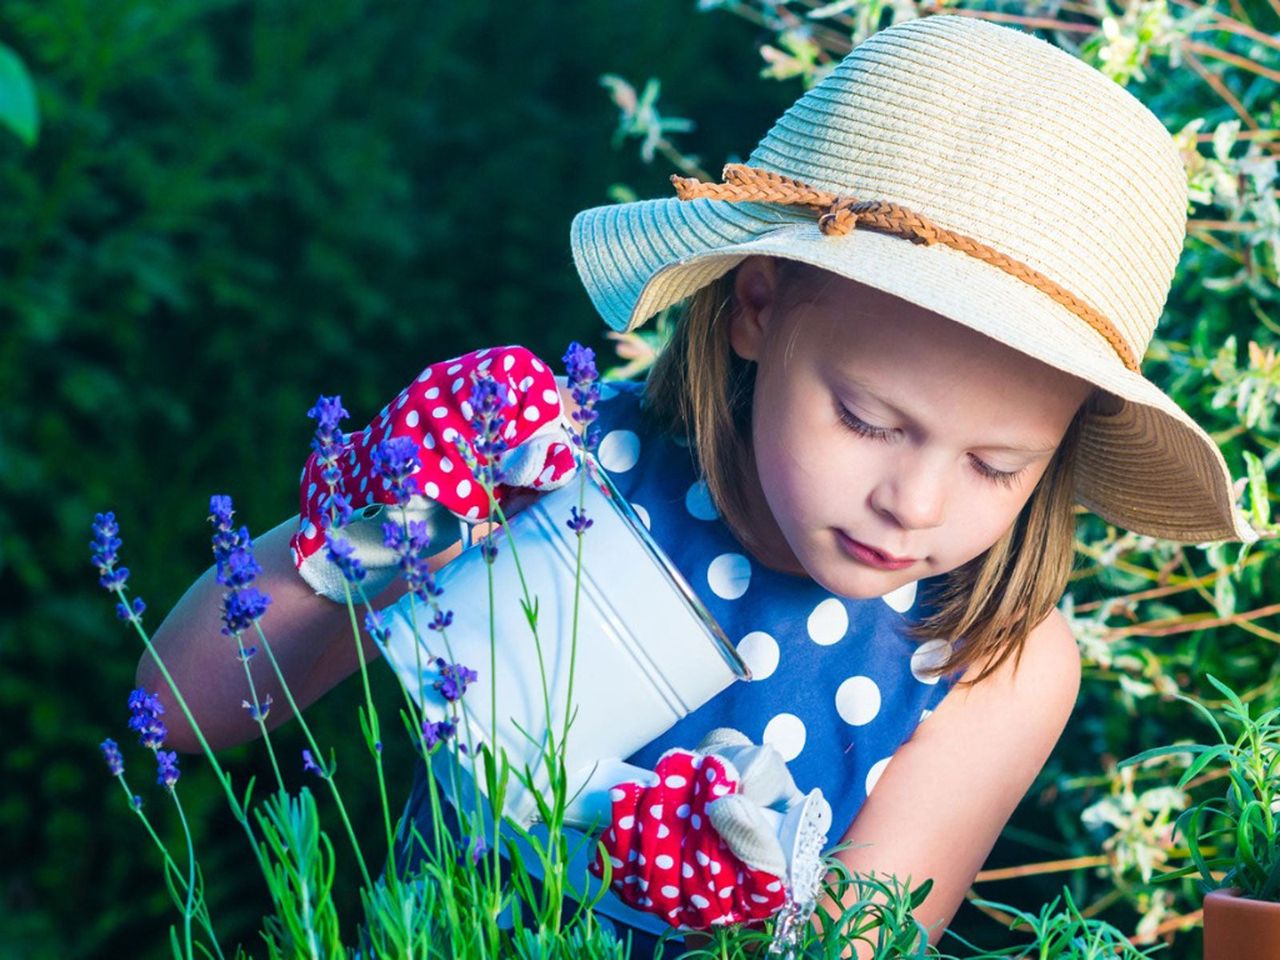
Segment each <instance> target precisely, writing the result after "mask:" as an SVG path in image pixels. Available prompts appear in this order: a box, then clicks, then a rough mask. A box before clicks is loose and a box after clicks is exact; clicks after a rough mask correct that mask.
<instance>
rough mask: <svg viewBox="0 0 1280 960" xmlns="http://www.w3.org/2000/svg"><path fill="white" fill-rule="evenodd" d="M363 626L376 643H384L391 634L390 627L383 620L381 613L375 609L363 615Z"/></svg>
mask: <svg viewBox="0 0 1280 960" xmlns="http://www.w3.org/2000/svg"><path fill="white" fill-rule="evenodd" d="M364 628H365V629H366V630H367V631H369V637H370V638H371V639H372V640H373V641H374V642H376V643H386V642H387V639H388V638H389V637H390V636H391V628H390V627H388V626H387V625H386V623H385V622H384V620H383V618H382V614H381V613H379V612H378V611H376V610H370V611H369V612H368V613H366V614H365V615H364Z"/></svg>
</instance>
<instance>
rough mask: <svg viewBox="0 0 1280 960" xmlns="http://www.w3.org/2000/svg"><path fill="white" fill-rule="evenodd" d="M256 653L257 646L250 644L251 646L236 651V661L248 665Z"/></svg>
mask: <svg viewBox="0 0 1280 960" xmlns="http://www.w3.org/2000/svg"><path fill="white" fill-rule="evenodd" d="M257 652H258V645H257V644H256V643H255V644H252V645H251V646H248V647H245V648H244V649H243V650H237V651H236V659H237V660H239V661H240V662H241V663H248V662H249V661H250V660H252V659H253V655H254V654H255V653H257Z"/></svg>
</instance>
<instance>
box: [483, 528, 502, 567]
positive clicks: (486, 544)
mask: <svg viewBox="0 0 1280 960" xmlns="http://www.w3.org/2000/svg"><path fill="white" fill-rule="evenodd" d="M480 556H482V557H484V559H485V562H486V563H493V561H495V560H497V559H498V541H497V540H496V539H494V536H493V534H492V532H490V533H488V534H486V535H485V538H484V539H483V540H481V541H480Z"/></svg>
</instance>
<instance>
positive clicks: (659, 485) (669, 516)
mask: <svg viewBox="0 0 1280 960" xmlns="http://www.w3.org/2000/svg"><path fill="white" fill-rule="evenodd" d="M610 388H611V391H613V392H612V395H611V396H609V397H608V398H605V399H602V400H601V402H600V404H599V407H598V409H599V410H600V420H599V421H598V422H599V424H600V427H601V441H600V446H599V452H598V456H599V459H600V462H601V464H602V465H603V466H604V467H605V469H606V470H608V471H609V474H610V476H611V477H612V479H613V481H614V484H615V485H616V486H617V487H618V490H619V491H620V492H621V493H622V494H623V496H625V497H626V498H627V499H628V500H629V501H630V502H631V503H632V504H633V505H634V506H635V508H636V512H637V513H638V514H639V516H640V518H641V519H642V520H643V521H645V522H646V524H647V525H648V527H649V531H650V532H651V533H652V534H653V536H654V539H655V540H657V541H658V543H659V544H661V545H662V547H663V548H664V549H665V550H666V551H667V552H668V554H669V555H670V557H671V560H672V562H673V563H675V565H676V566H677V567H678V568H679V570H680V572H681V573H682V574H684V576H685V578H686V579H687V580H688V581H689V583H690V585H691V586H692V587H693V589H694V590H695V591H696V592H697V594H698V596H699V597H700V598H701V599H702V601H703V602H704V603H705V604H706V606H707V609H708V610H709V611H710V612H711V614H712V616H714V617H715V619H716V620H717V621H718V622H719V624H720V626H721V627H722V628H723V629H724V632H725V634H726V636H728V637H729V639H730V640H731V641H732V642H733V643H734V644H735V645H736V646H737V649H738V653H739V654H740V655H741V656H742V658H743V660H745V661H746V663H747V665H748V666H750V668H751V673H752V677H753V679H752V680H751V681H750V682H740V683H735V684H732V685H731V686H729V687H728V688H726V689H725V690H724V691H723V692H721V693H720V694H719V695H717V696H716V697H714V698H712V699H711V700H710V701H708V702H707V703H706V704H704V705H703V706H702V707H701V708H699V709H698V710H696V711H694V712H693V713H691V714H689V715H688V716H687V717H685V718H684V719H683V720H681V721H679V722H678V723H676V725H675V726H673V727H672V728H671V729H670V730H668V731H667V732H666V733H664V734H663V735H662V736H660V737H659V738H658V739H656V740H654V741H653V742H651V743H649V744H647V745H646V746H644V747H642V748H641V749H640V750H637V751H636V752H635V753H634V754H633V755H632V756H630V757H627V758H626V759H627V760H628V761H629V762H631V763H634V764H636V765H637V766H640V767H647V768H650V769H652V767H653V766H654V765H655V764H656V762H657V760H658V757H659V756H661V755H662V752H663V751H664V750H667V749H669V748H671V747H676V746H681V747H694V746H696V745H697V743H698V742H699V741H700V740H701V739H702V737H703V736H705V734H706V733H707V731H709V730H711V729H712V728H714V727H722V726H724V727H733V728H735V729H737V730H741V731H742V732H743V733H745V734H746V735H747V736H748V737H750V738H751V740H752V741H754V742H756V743H768V744H771V745H772V746H773V747H775V748H776V749H777V750H778V752H779V753H781V754H782V756H783V758H784V759H785V760H786V761H787V766H788V768H789V769H790V770H791V772H792V775H793V776H794V777H795V780H796V784H797V786H799V788H800V789H801V790H804V791H808V790H810V789H812V788H813V787H821V788H822V792H823V794H824V795H825V796H826V797H827V799H828V800H829V801H830V802H831V806H832V814H833V821H832V822H833V827H832V837H831V843H832V844H833V845H834V844H835V843H837V842H839V840H840V837H839V836H838V835H836V834H837V833H839V834H843V833H844V831H845V830H846V829H847V827H848V826H849V825H850V824H851V823H852V822H853V818H854V817H855V816H856V815H857V813H858V811H859V809H861V807H862V804H863V802H864V801H865V800H866V798H867V795H868V794H869V793H870V792H871V791H872V789H874V787H875V783H876V780H877V779H878V778H879V777H880V775H881V773H883V772H884V769H885V766H886V765H887V764H888V763H889V758H890V757H892V756H893V753H894V751H895V750H897V748H898V747H899V746H900V745H901V744H902V743H903V742H904V741H905V740H906V739H907V738H908V737H910V736H911V734H912V732H913V731H914V730H915V728H916V726H917V724H919V723H920V721H922V720H923V719H925V718H926V717H927V716H928V715H929V714H930V713H931V712H932V711H933V709H934V708H935V707H936V706H937V704H938V702H939V701H941V699H942V698H943V697H944V696H945V695H946V694H947V692H948V691H949V690H950V688H951V686H952V684H953V683H954V680H955V677H954V676H944V677H942V678H941V679H939V680H936V681H935V680H934V679H933V678H932V677H930V676H928V675H927V674H926V673H925V669H926V668H927V667H930V666H933V665H936V664H937V663H940V662H941V661H942V659H943V658H944V657H945V656H946V655H947V654H948V653H949V652H950V650H949V645H948V644H947V643H946V642H945V641H941V640H935V641H928V642H926V643H923V644H920V643H918V642H916V641H915V640H913V639H911V637H909V636H908V635H907V632H906V627H907V626H908V624H909V623H911V622H912V621H913V620H915V619H918V618H919V617H920V616H922V615H923V614H924V613H925V609H926V606H925V597H924V594H925V593H926V590H925V587H926V586H927V585H928V584H929V581H921V582H920V583H910V584H907V585H906V586H904V587H901V588H899V589H897V590H895V591H893V592H892V593H889V594H887V595H885V596H883V597H875V598H872V599H868V600H850V599H846V598H844V597H840V596H837V595H836V594H833V593H831V592H830V591H828V590H826V589H825V588H823V587H822V586H820V585H819V584H817V583H816V582H815V581H813V580H811V579H809V578H807V577H800V576H795V575H792V574H786V573H780V572H778V571H775V570H770V569H768V568H767V567H764V566H762V565H760V564H758V563H756V562H755V561H754V560H752V559H751V558H750V557H749V556H747V554H746V552H745V550H744V548H743V547H742V545H741V544H740V543H739V542H738V541H737V539H736V538H735V537H734V536H733V535H732V534H731V533H730V532H729V529H728V527H727V526H726V525H725V524H724V523H723V522H722V521H721V520H720V518H719V516H718V515H717V513H716V509H715V506H714V505H713V504H712V502H711V498H710V497H709V496H708V493H707V487H706V484H705V482H703V481H702V480H700V479H699V478H698V477H697V475H696V474H695V472H694V466H693V462H692V460H691V458H690V455H689V451H688V450H686V449H684V448H682V447H681V446H679V445H678V444H677V443H676V442H675V441H674V440H673V439H672V438H671V437H670V436H668V435H665V434H661V433H659V432H658V431H657V430H656V429H655V428H654V427H653V426H651V425H650V424H649V423H648V421H647V419H646V418H645V417H644V416H643V415H642V409H641V400H642V396H641V391H642V389H643V388H642V385H641V384H639V383H629V382H624V383H616V384H611V385H610Z"/></svg>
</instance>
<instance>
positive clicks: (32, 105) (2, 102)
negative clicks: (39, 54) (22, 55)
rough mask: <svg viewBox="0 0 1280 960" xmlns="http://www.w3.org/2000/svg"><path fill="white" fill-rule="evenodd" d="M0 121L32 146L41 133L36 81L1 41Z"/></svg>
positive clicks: (26, 143)
mask: <svg viewBox="0 0 1280 960" xmlns="http://www.w3.org/2000/svg"><path fill="white" fill-rule="evenodd" d="M0 124H3V125H4V126H6V127H8V128H9V129H10V130H12V131H13V132H14V134H15V135H16V136H17V137H18V139H19V140H21V141H22V142H23V143H24V144H25V145H26V146H28V147H34V146H35V143H36V137H37V136H38V135H39V133H40V111H39V108H38V107H37V106H36V88H35V84H34V83H32V82H31V74H29V73H28V72H27V68H26V66H24V65H23V63H22V60H21V59H19V57H18V55H17V54H16V53H14V52H13V50H11V49H10V48H9V47H7V46H5V45H4V44H3V43H0Z"/></svg>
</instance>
